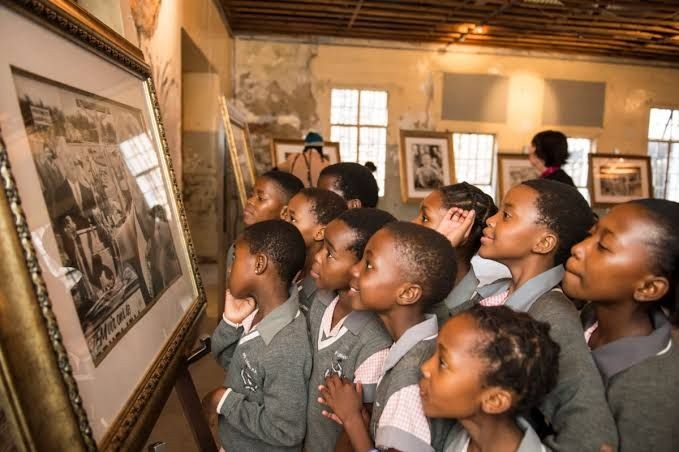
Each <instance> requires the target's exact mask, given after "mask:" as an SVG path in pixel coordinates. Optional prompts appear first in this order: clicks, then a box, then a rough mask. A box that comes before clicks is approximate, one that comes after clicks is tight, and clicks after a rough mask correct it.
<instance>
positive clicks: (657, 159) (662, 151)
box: [648, 108, 679, 201]
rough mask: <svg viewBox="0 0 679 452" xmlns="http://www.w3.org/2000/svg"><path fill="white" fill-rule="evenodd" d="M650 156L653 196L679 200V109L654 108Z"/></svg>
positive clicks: (650, 131)
mask: <svg viewBox="0 0 679 452" xmlns="http://www.w3.org/2000/svg"><path fill="white" fill-rule="evenodd" d="M648 155H649V157H651V170H652V171H653V188H654V193H653V195H654V197H656V198H665V199H670V200H672V201H679V110H670V109H666V108H651V114H650V117H649V121H648Z"/></svg>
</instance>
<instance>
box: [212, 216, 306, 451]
mask: <svg viewBox="0 0 679 452" xmlns="http://www.w3.org/2000/svg"><path fill="white" fill-rule="evenodd" d="M235 254H236V257H235V260H234V263H233V269H232V271H231V275H230V278H229V290H230V295H228V296H227V299H226V306H225V308H224V315H223V318H222V320H221V321H220V322H219V325H218V326H217V329H216V330H215V332H214V333H213V335H212V352H213V354H214V356H215V357H216V359H217V361H218V362H219V363H220V365H221V366H222V367H224V368H225V369H227V376H226V381H225V384H224V387H222V388H218V389H216V390H214V391H212V392H211V393H210V394H208V395H207V396H206V398H205V400H204V406H205V409H206V411H207V412H208V413H215V412H216V413H218V414H219V435H220V438H221V442H222V445H223V447H224V448H225V449H226V450H230V451H241V450H243V451H267V452H268V451H298V450H301V448H302V442H303V440H304V430H305V425H306V421H305V417H306V404H307V393H308V386H307V385H308V381H309V377H310V375H311V364H312V362H311V359H312V358H311V349H310V346H309V337H308V334H307V328H306V321H305V320H304V316H302V315H300V312H299V306H298V301H297V299H298V298H297V292H296V291H294V290H293V291H290V290H289V289H290V284H291V283H292V280H293V278H294V277H295V274H296V273H297V272H298V271H299V270H300V269H301V268H302V266H303V265H304V258H305V255H304V239H303V238H302V236H301V234H300V233H299V231H298V230H297V229H296V228H295V227H293V226H292V225H290V224H288V223H286V222H284V221H282V220H267V221H263V222H259V223H256V224H254V225H252V226H249V227H248V228H246V229H245V231H244V232H243V234H242V235H241V237H240V238H239V239H238V240H237V241H236V253H235Z"/></svg>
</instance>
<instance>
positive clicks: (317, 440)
mask: <svg viewBox="0 0 679 452" xmlns="http://www.w3.org/2000/svg"><path fill="white" fill-rule="evenodd" d="M334 299H335V294H334V293H332V292H328V291H324V290H318V292H316V297H315V299H314V301H313V303H312V304H311V309H310V310H309V322H310V326H311V344H312V355H313V358H314V359H313V362H314V364H313V368H312V371H311V381H310V383H309V402H308V407H307V434H306V440H305V441H304V447H305V448H306V450H307V451H309V452H312V451H326V450H327V451H332V450H334V449H335V444H336V443H337V438H338V437H339V435H340V433H341V432H342V428H341V427H339V426H338V425H337V424H336V423H335V422H334V421H332V420H330V419H327V418H326V417H325V416H323V415H322V414H321V411H323V409H324V407H323V406H322V405H320V404H319V403H318V402H317V401H316V399H317V398H318V386H319V385H321V384H324V382H325V378H326V377H328V376H330V375H332V374H336V375H338V376H339V377H341V378H347V379H349V380H353V379H354V373H355V372H356V370H357V369H358V368H359V367H360V366H361V364H363V362H364V361H365V360H366V359H368V358H370V357H371V356H373V355H374V354H375V353H377V352H379V351H380V350H385V349H387V348H389V346H390V345H391V343H392V340H391V336H389V333H387V331H386V330H385V329H384V326H383V325H382V322H381V321H380V320H379V319H378V318H377V316H376V315H375V314H374V313H372V312H359V311H353V312H351V313H350V314H349V315H348V316H347V317H346V319H345V320H344V323H343V324H342V327H341V328H340V330H339V332H338V333H337V334H336V335H335V336H330V337H326V336H325V334H324V332H323V329H322V328H321V323H322V320H323V314H324V313H325V312H326V310H327V309H328V306H329V305H330V304H331V303H332V301H333V300H334ZM376 387H377V382H374V383H373V384H365V382H364V384H363V402H364V403H373V402H374V401H375V389H376Z"/></svg>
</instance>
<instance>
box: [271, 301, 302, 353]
mask: <svg viewBox="0 0 679 452" xmlns="http://www.w3.org/2000/svg"><path fill="white" fill-rule="evenodd" d="M271 343H272V344H274V345H275V347H276V348H278V349H284V350H288V351H290V350H294V351H295V354H298V353H306V352H307V351H308V352H309V353H311V345H310V344H309V331H308V329H307V322H306V318H305V317H304V315H303V314H302V313H301V311H300V312H298V313H297V314H296V316H295V317H294V318H293V319H292V321H290V323H288V324H287V325H285V326H284V327H283V328H281V329H280V331H278V332H277V333H276V335H275V336H274V337H273V339H272V341H271Z"/></svg>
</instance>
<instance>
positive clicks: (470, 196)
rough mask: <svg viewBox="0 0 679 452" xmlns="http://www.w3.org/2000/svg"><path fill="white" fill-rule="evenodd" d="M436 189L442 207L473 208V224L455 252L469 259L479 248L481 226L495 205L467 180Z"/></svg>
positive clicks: (484, 223)
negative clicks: (463, 243)
mask: <svg viewBox="0 0 679 452" xmlns="http://www.w3.org/2000/svg"><path fill="white" fill-rule="evenodd" d="M437 190H438V191H439V192H440V193H441V198H442V200H443V208H444V209H450V208H452V207H459V208H461V209H464V210H473V211H474V213H475V217H474V224H473V225H472V230H471V232H470V233H469V238H468V239H467V241H466V245H465V246H464V247H458V248H457V252H458V253H460V254H461V253H464V254H465V256H464V257H465V259H467V260H469V259H471V258H472V257H474V255H475V254H476V253H477V252H478V251H479V248H481V236H483V228H485V227H486V220H487V219H488V218H490V217H492V216H493V215H495V214H496V213H497V206H496V205H495V202H493V198H492V197H491V196H490V195H488V194H486V193H484V192H483V191H482V190H481V189H480V188H478V187H475V186H474V185H471V184H468V183H467V182H461V183H459V184H453V185H446V186H445V187H440V188H438V189H437Z"/></svg>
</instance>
